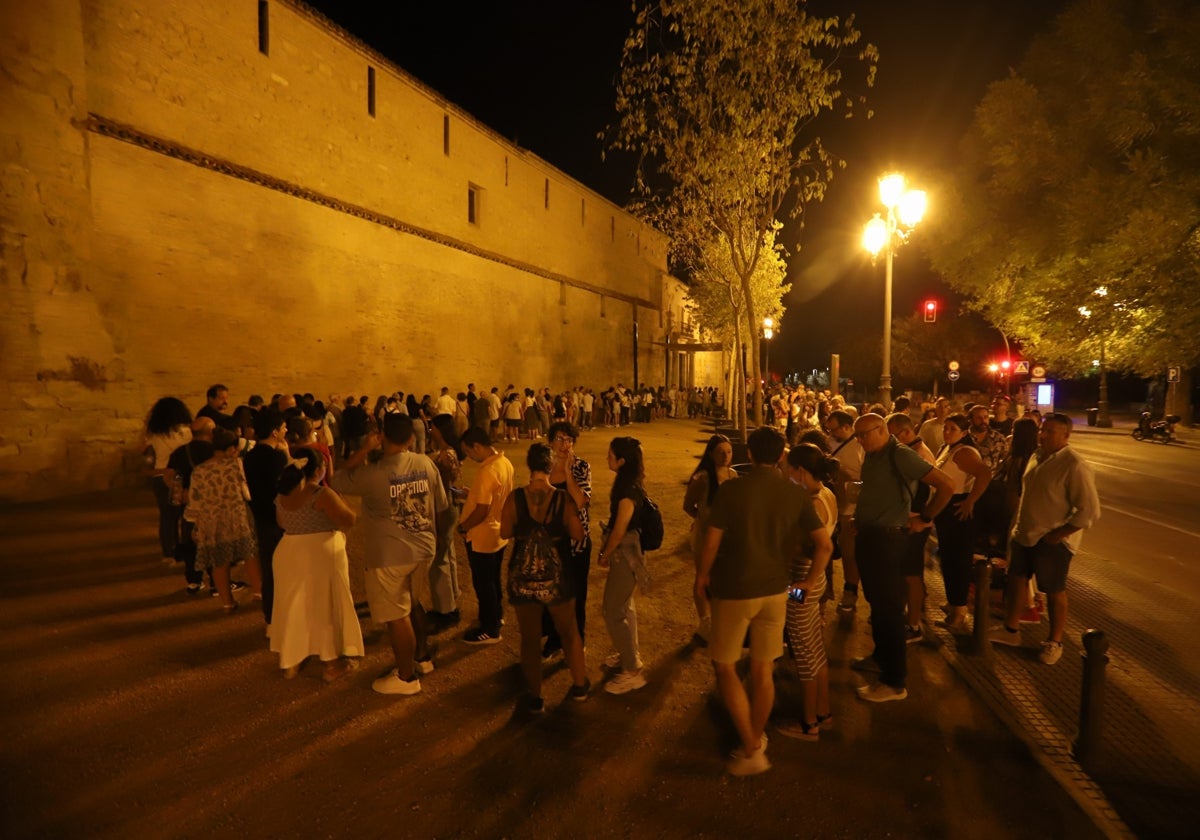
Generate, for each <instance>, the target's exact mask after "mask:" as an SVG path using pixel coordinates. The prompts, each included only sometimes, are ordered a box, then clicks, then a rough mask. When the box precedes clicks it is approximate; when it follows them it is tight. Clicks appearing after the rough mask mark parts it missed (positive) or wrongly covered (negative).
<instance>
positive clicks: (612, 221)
mask: <svg viewBox="0 0 1200 840" xmlns="http://www.w3.org/2000/svg"><path fill="white" fill-rule="evenodd" d="M608 237H609V239H611V240H612V241H613V242H616V241H617V217H616V216H609V217H608Z"/></svg>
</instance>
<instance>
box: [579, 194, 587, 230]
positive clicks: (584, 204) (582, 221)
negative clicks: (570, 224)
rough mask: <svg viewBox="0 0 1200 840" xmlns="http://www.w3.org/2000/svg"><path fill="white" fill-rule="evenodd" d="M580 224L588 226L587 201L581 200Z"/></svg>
mask: <svg viewBox="0 0 1200 840" xmlns="http://www.w3.org/2000/svg"><path fill="white" fill-rule="evenodd" d="M579 224H581V225H584V224H587V199H586V198H581V199H579Z"/></svg>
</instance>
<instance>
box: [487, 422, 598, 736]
mask: <svg viewBox="0 0 1200 840" xmlns="http://www.w3.org/2000/svg"><path fill="white" fill-rule="evenodd" d="M553 459H554V456H553V454H552V453H551V451H550V447H549V446H547V445H546V444H544V443H534V444H532V445H531V446H530V447H529V454H528V455H527V456H526V458H525V463H526V465H527V466H528V467H529V484H528V485H527V486H525V487H518V488H516V489H515V490H513V491H512V493H510V494H509V495H508V498H507V499H505V501H504V508H503V510H502V511H501V512H500V537H501V538H502V539H506V540H513V548H512V554H511V555H510V556H509V562H508V602H509V603H510V604H512V606H513V609H514V610H515V611H516V613H517V625H518V628H519V630H520V633H521V671H522V672H523V673H524V675H525V683H526V686H527V687H528V689H529V693H528V694H527V695H526V696H525V697H524V698H523V699H522V701H521V709H522V711H525V712H529V713H535V714H536V713H540V712H542V711H544V710H545V708H546V704H545V701H544V700H543V699H542V649H541V645H542V608H543V607H545V608H546V609H547V610H549V612H550V617H551V618H552V619H553V620H554V626H555V627H556V628H557V629H558V635H559V637H560V638H561V639H562V647H563V653H564V654H565V657H566V660H567V667H568V668H570V670H571V679H572V685H571V691H570V694H569V696H570V698H571V699H572V700H580V701H582V700H586V699H587V696H588V692H589V691H590V690H591V687H592V684H591V682H590V681H589V680H588V678H587V664H586V663H585V662H584V658H583V642H582V641H581V640H580V638H579V629H578V627H577V626H576V624H575V594H576V593H575V592H574V590H573V588H572V584H571V577H570V576H564V574H563V558H564V557H566V556H567V555H568V554H569V553H570V550H571V548H570V545H571V540H582V539H583V524H582V523H581V522H580V519H579V508H578V507H576V505H575V500H574V499H572V498H571V495H570V494H569V493H567V492H566V491H565V490H560V489H558V488H557V487H554V486H553V485H552V484H551V483H550V469H551V466H552V463H553Z"/></svg>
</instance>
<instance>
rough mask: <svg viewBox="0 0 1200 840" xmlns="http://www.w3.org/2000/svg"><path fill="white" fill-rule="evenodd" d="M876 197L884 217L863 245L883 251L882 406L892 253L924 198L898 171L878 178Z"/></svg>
mask: <svg viewBox="0 0 1200 840" xmlns="http://www.w3.org/2000/svg"><path fill="white" fill-rule="evenodd" d="M879 199H880V201H881V202H883V206H884V207H886V208H887V218H886V219H885V218H882V217H881V216H880V215H879V214H878V213H876V214H875V217H874V218H873V219H871V221H869V222H867V226H866V228H865V229H864V230H863V247H864V248H866V249H867V250H868V251H870V252H871V255H872V256H878V255H879V252H880V251H884V252H885V261H884V280H883V372H882V373H881V374H880V376H879V401H880V402H881V403H882V404H883V406H884V408H885V409H890V408H891V405H892V255H893V253H894V251H895V249H896V248H897V247H898V246H900V245H902V244H903V243H904V242H905V241H906V240H907V239H908V235H909V233H910V232H911V231H912V228H913V227H914V226H915V225H916V224H917V222H919V221H921V217H922V216H924V215H925V204H926V198H925V193H924V192H923V191H922V190H910V189H907V188H906V186H905V183H904V176H903V175H901V174H899V173H898V172H896V173H892V174H890V175H884V176H883V177H882V178H880V179H879Z"/></svg>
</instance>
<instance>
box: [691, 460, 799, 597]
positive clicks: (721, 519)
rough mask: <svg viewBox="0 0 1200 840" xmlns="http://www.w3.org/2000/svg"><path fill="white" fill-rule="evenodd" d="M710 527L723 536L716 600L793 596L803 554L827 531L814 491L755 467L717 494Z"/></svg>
mask: <svg viewBox="0 0 1200 840" xmlns="http://www.w3.org/2000/svg"><path fill="white" fill-rule="evenodd" d="M708 524H709V526H710V527H713V528H718V529H719V530H721V531H722V532H723V534H722V537H721V546H720V548H719V549H718V551H717V559H716V561H715V562H714V563H713V567H712V573H711V575H712V577H711V582H710V584H709V592H710V593H711V594H712V597H714V598H720V599H723V600H742V599H746V598H766V597H769V596H771V595H778V594H779V593H781V592H784V591H785V590H787V588H788V585H789V584H790V583H791V575H790V566H791V562H792V559H793V557H794V555H795V553H796V551H797V546H802V549H801V550H808V551H809V553H811V546H808V545H806V542H809V541H811V537H810V536H809V535H810V534H812V532H813V531H816V530H819V529H820V528H822V527H823V526H822V523H821V518H820V517H819V516H818V515H817V512H816V510H815V509H814V508H813V503H812V498H811V497H810V496H809V494H808V491H807V490H805V489H804V488H803V487H799V486H797V485H795V484H793V483H792V482H790V481H788V480H787V479H785V478H784V477H783V476H782V475H780V474H779V471H778V470H777V469H775V468H774V467H766V466H755V467H753V468H752V469H751V470H750V472H749V473H748V474H746V475H743V476H738V477H737V478H731V479H729V480H728V481H726V482H725V483H723V484H722V485H721V486H720V487H719V488H718V489H717V495H716V498H715V499H713V504H712V510H711V511H710V513H709V519H708Z"/></svg>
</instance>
